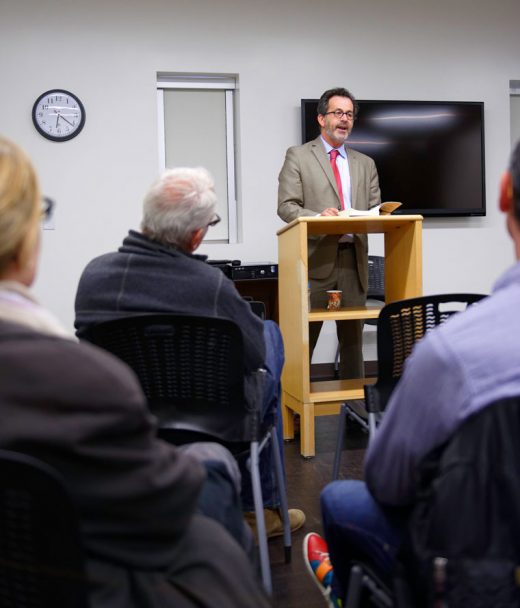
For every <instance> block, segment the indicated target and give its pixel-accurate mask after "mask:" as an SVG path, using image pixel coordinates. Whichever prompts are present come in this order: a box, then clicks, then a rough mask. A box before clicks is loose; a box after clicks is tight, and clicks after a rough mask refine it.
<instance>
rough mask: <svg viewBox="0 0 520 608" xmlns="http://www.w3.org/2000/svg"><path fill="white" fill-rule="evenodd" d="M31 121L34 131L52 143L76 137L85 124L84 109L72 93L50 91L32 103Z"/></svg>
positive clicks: (56, 90) (57, 90)
mask: <svg viewBox="0 0 520 608" xmlns="http://www.w3.org/2000/svg"><path fill="white" fill-rule="evenodd" d="M32 119H33V123H34V126H35V127H36V129H37V130H38V131H39V132H40V133H41V134H42V135H43V136H44V137H46V138H47V139H51V140H52V141H67V140H68V139H72V138H73V137H76V135H78V133H79V132H80V131H81V129H83V126H84V124H85V108H84V107H83V104H82V103H81V101H80V100H79V99H78V98H77V97H76V96H75V95H73V94H72V93H69V92H68V91H64V90H62V89H52V90H51V91H47V92H46V93H43V94H42V95H40V97H39V98H38V99H37V100H36V101H35V102H34V106H33V110H32Z"/></svg>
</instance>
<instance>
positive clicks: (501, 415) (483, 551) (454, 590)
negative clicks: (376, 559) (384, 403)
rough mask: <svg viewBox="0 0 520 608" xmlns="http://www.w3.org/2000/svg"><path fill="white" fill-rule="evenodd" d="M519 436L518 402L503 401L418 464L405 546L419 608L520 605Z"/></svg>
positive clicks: (479, 415)
mask: <svg viewBox="0 0 520 608" xmlns="http://www.w3.org/2000/svg"><path fill="white" fill-rule="evenodd" d="M519 435H520V398H519V397H510V398H505V399H502V400H500V401H497V402H495V403H492V404H490V405H488V406H487V407H485V408H484V409H483V410H481V411H480V412H478V413H476V414H474V415H473V416H471V417H470V418H469V419H468V420H467V421H466V422H464V423H463V424H462V426H461V427H460V428H459V430H457V431H456V432H455V433H454V435H453V436H452V438H451V439H450V440H449V441H448V442H447V443H446V444H445V445H443V446H441V447H439V448H437V449H436V450H434V451H433V452H432V453H430V454H429V455H428V456H427V457H426V458H425V459H424V460H423V461H422V463H421V465H420V467H419V471H418V479H419V485H418V490H417V500H416V503H415V506H414V508H413V511H412V513H411V516H410V518H409V524H408V529H409V535H408V538H407V539H406V541H405V543H404V545H403V559H404V560H405V562H406V564H407V569H408V568H409V569H410V571H411V576H410V577H409V578H410V581H411V582H412V583H413V586H414V588H415V589H416V593H418V594H419V595H420V596H421V597H419V598H417V599H418V602H417V604H416V605H421V606H427V605H434V604H433V601H432V599H433V598H434V596H437V598H438V601H439V604H435V605H443V606H450V608H466V607H467V606H489V607H490V606H503V607H504V608H507V607H511V608H512V607H513V606H514V607H517V606H519V605H520V584H519V581H518V575H517V571H518V565H519V564H520V484H519V483H518V480H519V479H520V443H519V442H518V437H519ZM430 601H431V603H430Z"/></svg>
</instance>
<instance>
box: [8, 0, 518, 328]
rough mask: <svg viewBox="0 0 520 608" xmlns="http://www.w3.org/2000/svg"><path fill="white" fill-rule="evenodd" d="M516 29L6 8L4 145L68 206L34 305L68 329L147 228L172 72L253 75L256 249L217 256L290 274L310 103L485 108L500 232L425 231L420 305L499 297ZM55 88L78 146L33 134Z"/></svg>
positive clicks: (248, 4) (159, 6) (230, 6)
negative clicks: (295, 180)
mask: <svg viewBox="0 0 520 608" xmlns="http://www.w3.org/2000/svg"><path fill="white" fill-rule="evenodd" d="M519 23H520V3H518V1H517V0H497V2H494V3H489V2H488V0H438V1H437V2H435V3H433V2H421V1H420V0H394V1H393V2H388V1H387V0H365V1H364V2H359V1H356V2H354V1H352V0H329V1H328V2H327V3H318V2H315V1H311V0H282V1H280V0H276V1H274V0H262V2H258V1H256V0H220V1H219V2H213V1H211V0H190V1H187V0H186V1H185V0H168V1H167V0H147V2H137V1H135V0H103V1H101V0H90V1H89V2H80V1H79V0H67V1H65V0H16V2H15V1H14V0H12V1H11V2H7V0H6V1H4V2H3V4H2V6H1V8H0V76H1V80H0V82H1V91H2V94H1V95H0V117H1V118H0V132H2V133H3V134H5V135H7V136H8V137H11V138H12V139H14V140H15V141H17V142H18V143H20V144H21V145H22V146H23V147H24V148H25V149H26V150H27V151H28V153H29V154H30V156H31V157H32V158H33V160H34V162H35V165H36V167H37V168H38V171H39V173H40V177H41V182H42V189H43V191H44V192H45V193H46V194H47V195H49V196H51V197H54V198H55V199H56V201H57V205H58V207H57V216H56V229H55V230H54V231H47V232H45V234H44V243H43V256H42V264H41V270H40V276H39V279H38V282H37V284H36V286H35V289H36V292H37V294H38V295H39V297H40V298H41V300H42V301H43V302H44V304H45V305H47V306H48V307H49V308H51V309H52V310H53V311H54V312H55V313H56V314H57V315H58V316H59V317H60V318H61V319H62V320H63V321H64V322H65V323H66V324H67V325H69V326H70V327H72V322H73V300H74V294H75V289H76V285H77V281H78V278H79V275H80V273H81V271H82V269H83V267H84V265H85V264H86V262H87V261H88V260H90V259H91V258H92V257H94V256H96V255H98V254H100V253H103V252H105V251H108V250H111V249H114V248H116V247H117V246H118V244H119V242H120V241H121V239H122V237H123V235H124V234H125V233H126V231H127V229H128V228H129V227H137V226H138V222H139V217H140V201H141V197H142V195H143V193H144V192H145V190H146V189H147V188H148V186H149V184H150V183H151V181H152V180H153V179H154V177H155V175H156V171H157V162H158V161H157V133H156V96H155V76H156V73H157V72H158V71H163V72H165V71H177V72H178V71H186V72H220V73H234V74H238V75H239V82H240V97H239V121H240V125H239V150H240V168H239V169H240V170H239V173H240V177H241V181H240V186H239V195H240V204H241V218H242V220H241V221H242V223H241V230H242V242H241V243H239V244H237V245H233V246H224V245H213V246H209V245H207V246H204V247H203V252H204V253H208V254H210V256H211V257H218V258H239V259H241V260H242V261H244V262H252V261H264V260H276V259H277V242H276V231H277V229H278V228H280V227H281V225H282V223H281V221H280V220H279V219H278V218H277V216H276V192H277V176H278V171H279V169H280V167H281V164H282V162H283V158H284V153H285V150H286V148H287V147H288V146H290V145H292V144H294V143H299V142H300V124H299V100H300V98H303V97H318V96H319V95H320V94H321V93H322V92H323V90H325V89H326V88H329V87H331V86H347V87H348V88H350V89H351V90H352V91H353V92H354V94H355V95H356V96H358V97H359V98H371V99H377V98H380V99H424V100H435V99H446V100H473V101H475V100H476V101H484V102H485V120H486V148H487V152H486V179H487V197H488V209H489V211H488V215H487V217H485V218H467V219H442V220H441V219H436V220H428V221H426V222H425V230H424V290H425V292H426V293H432V292H441V291H455V290H469V291H480V292H482V291H484V292H488V291H489V290H490V288H491V285H492V283H493V281H494V279H495V277H496V276H497V275H498V274H499V273H500V272H501V270H502V269H503V268H504V267H505V266H507V265H508V264H510V263H511V261H512V259H513V257H512V248H511V246H510V244H509V242H508V240H507V238H506V236H505V230H504V227H503V220H502V218H501V217H499V215H498V213H497V211H496V209H495V206H496V205H495V201H496V193H497V184H498V180H499V177H500V173H501V171H502V170H503V168H504V167H505V166H506V162H507V157H508V154H509V148H510V142H509V81H510V80H511V79H515V78H520V74H519V73H518V71H519V70H520V68H519V64H518V59H519V57H520V37H519V36H518V24H519ZM52 87H63V88H65V89H68V90H70V91H72V92H75V93H76V94H78V95H79V97H80V98H81V100H82V101H83V103H84V105H85V107H86V112H87V122H86V126H85V128H84V130H83V132H82V133H81V134H80V135H79V136H78V137H77V138H76V139H73V140H71V141H70V142H66V143H59V144H56V143H52V142H49V141H47V140H45V139H43V138H42V137H41V136H40V135H39V134H38V133H37V132H36V131H35V129H34V128H33V126H32V122H31V116H30V113H31V108H32V104H33V102H34V100H35V99H36V97H37V96H38V95H39V94H40V93H42V92H43V91H45V90H47V89H50V88H52ZM204 119H205V118H204V117H203V116H189V117H187V120H190V121H204ZM372 252H373V253H381V252H382V251H381V242H380V241H378V240H377V238H376V239H373V242H372Z"/></svg>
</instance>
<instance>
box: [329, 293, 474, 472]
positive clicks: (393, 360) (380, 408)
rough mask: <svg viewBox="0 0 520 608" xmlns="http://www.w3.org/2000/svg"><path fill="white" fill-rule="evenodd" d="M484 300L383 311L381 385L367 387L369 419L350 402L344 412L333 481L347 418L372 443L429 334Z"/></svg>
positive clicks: (406, 303)
mask: <svg viewBox="0 0 520 608" xmlns="http://www.w3.org/2000/svg"><path fill="white" fill-rule="evenodd" d="M484 297H485V296H484V295H481V294H469V293H455V294H441V295H432V296H422V297H419V298H410V299H407V300H399V301H397V302H391V303H390V304H387V305H386V306H384V307H383V308H382V310H381V313H380V314H379V318H378V323H377V367H378V376H377V382H376V383H375V384H372V385H368V384H367V385H365V403H364V409H365V411H364V412H363V414H365V413H366V418H365V417H364V416H363V415H360V414H359V413H358V412H357V411H355V410H353V409H352V408H351V407H350V405H349V403H348V401H346V402H345V403H343V404H342V406H341V408H340V415H339V421H338V434H337V438H336V452H335V456H334V464H333V470H332V479H333V480H334V479H337V478H338V475H339V467H340V460H341V450H342V447H343V435H344V433H345V426H346V418H347V416H348V417H349V418H350V419H351V420H354V421H356V422H357V423H359V424H360V425H361V426H362V427H363V428H365V429H366V430H367V431H368V432H369V440H370V438H372V437H373V435H374V433H375V431H376V427H377V424H378V422H379V420H380V418H381V416H382V414H383V412H384V410H385V407H386V404H387V402H388V400H389V398H390V395H391V394H392V391H393V390H394V388H395V385H396V384H397V382H398V381H399V379H400V378H401V375H402V373H403V367H404V362H405V360H406V358H407V357H408V356H409V355H410V353H411V352H412V348H413V346H414V345H415V343H416V342H418V341H419V340H420V339H421V338H422V337H423V336H424V335H425V334H426V332H428V331H429V330H431V329H433V328H434V327H436V326H437V325H440V324H441V323H444V322H445V321H446V320H447V319H449V318H450V317H451V316H452V315H453V314H455V313H457V312H460V311H462V310H465V309H466V307H467V306H469V305H471V304H474V303H475V302H478V301H479V300H481V299H482V298H484Z"/></svg>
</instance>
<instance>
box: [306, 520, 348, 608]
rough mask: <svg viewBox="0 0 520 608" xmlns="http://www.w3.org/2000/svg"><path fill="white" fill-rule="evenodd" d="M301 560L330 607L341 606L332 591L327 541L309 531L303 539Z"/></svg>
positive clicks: (338, 607) (337, 607) (336, 607)
mask: <svg viewBox="0 0 520 608" xmlns="http://www.w3.org/2000/svg"><path fill="white" fill-rule="evenodd" d="M303 561H304V562H305V566H306V567H307V570H308V571H309V573H310V575H311V576H312V579H313V580H314V582H315V583H316V585H318V588H319V590H320V591H321V592H322V594H323V597H324V598H325V599H326V600H327V605H328V606H329V607H330V608H341V600H340V599H339V598H337V597H336V595H335V593H334V592H333V591H332V586H331V585H332V576H333V574H334V569H333V567H332V564H331V563H330V559H329V548H328V547H327V543H326V542H325V541H324V540H323V538H321V536H320V535H319V534H315V533H314V532H311V533H310V534H307V535H306V537H305V538H304V539H303Z"/></svg>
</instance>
